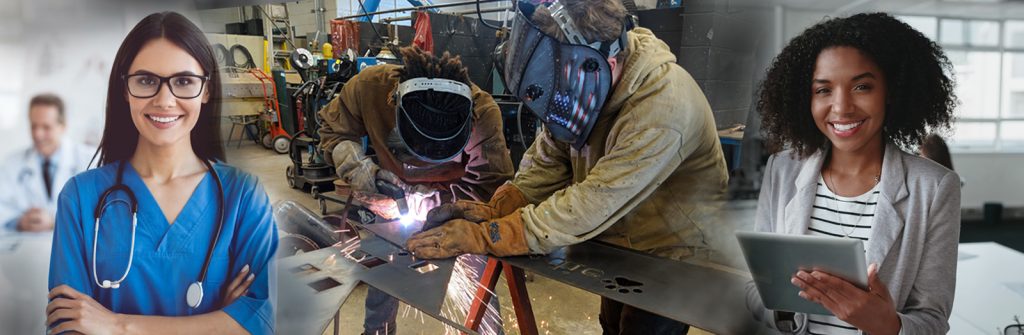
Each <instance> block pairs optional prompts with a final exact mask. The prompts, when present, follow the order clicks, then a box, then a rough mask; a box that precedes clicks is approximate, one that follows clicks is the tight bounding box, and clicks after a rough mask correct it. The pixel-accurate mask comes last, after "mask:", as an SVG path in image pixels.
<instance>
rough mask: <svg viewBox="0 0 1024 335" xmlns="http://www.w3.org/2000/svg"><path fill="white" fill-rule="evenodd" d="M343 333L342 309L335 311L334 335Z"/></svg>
mask: <svg viewBox="0 0 1024 335" xmlns="http://www.w3.org/2000/svg"><path fill="white" fill-rule="evenodd" d="M338 334H341V310H340V309H339V310H338V311H337V312H334V335H338Z"/></svg>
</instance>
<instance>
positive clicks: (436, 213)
mask: <svg viewBox="0 0 1024 335" xmlns="http://www.w3.org/2000/svg"><path fill="white" fill-rule="evenodd" d="M526 205H529V202H527V201H526V198H525V197H524V196H523V192H522V191H520V190H519V188H518V187H515V186H513V185H512V184H511V183H506V184H504V185H501V187H498V190H496V191H495V192H494V196H492V197H491V201H489V202H487V203H483V202H479V201H471V200H459V201H456V202H455V203H449V204H444V205H441V206H438V207H435V208H434V209H432V210H430V212H429V213H427V222H426V223H425V224H424V229H430V228H432V227H436V226H438V225H441V224H443V223H445V222H447V221H449V220H454V219H464V220H467V221H472V222H482V221H488V220H491V219H496V218H500V217H503V216H506V215H509V214H511V213H512V212H515V211H516V210H517V209H520V208H522V207H523V206H526Z"/></svg>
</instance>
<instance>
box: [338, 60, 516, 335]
mask: <svg viewBox="0 0 1024 335" xmlns="http://www.w3.org/2000/svg"><path fill="white" fill-rule="evenodd" d="M400 52H401V54H402V59H403V62H404V63H405V65H404V66H397V65H386V64H384V65H376V66H371V67H367V68H365V69H363V70H362V71H361V72H360V73H359V74H357V75H356V76H354V77H352V79H351V80H349V81H348V82H347V83H345V86H344V87H343V88H342V90H341V94H340V95H339V96H338V98H336V99H334V100H333V101H332V102H331V103H330V104H328V105H327V106H325V107H324V109H322V110H321V111H320V113H319V115H320V119H321V120H323V126H322V127H321V128H320V137H321V141H322V142H321V144H320V148H321V150H323V152H324V153H325V154H326V155H325V156H326V158H327V160H328V161H330V162H333V163H334V164H335V168H336V169H337V173H338V176H339V177H340V178H341V179H342V180H343V181H344V182H346V183H347V184H348V185H349V186H350V187H351V190H352V192H353V195H355V196H357V199H359V200H360V202H362V204H363V205H366V206H367V207H369V208H370V209H371V210H373V211H374V212H375V213H377V214H378V215H382V216H384V217H387V218H392V217H395V216H397V214H398V210H397V208H396V206H395V204H396V203H395V201H394V200H393V199H390V198H388V197H386V196H383V195H379V194H377V192H378V189H377V187H376V183H377V182H378V181H386V182H388V183H391V184H394V185H396V186H399V187H401V188H402V189H403V190H404V191H405V194H406V202H407V203H408V204H409V210H410V213H412V214H414V217H416V218H422V216H425V215H426V212H427V210H429V209H430V208H433V207H434V206H436V205H438V204H440V203H444V202H448V203H450V202H452V201H454V200H487V199H490V198H491V195H492V194H493V193H494V191H495V189H496V188H498V186H499V185H501V184H503V183H505V182H506V181H508V179H509V178H511V177H512V161H511V158H510V157H509V152H508V148H507V147H506V146H505V138H504V135H503V133H502V126H501V111H500V110H499V109H498V105H497V104H496V103H495V102H494V99H493V98H492V97H491V96H490V94H487V92H484V91H481V90H480V88H478V87H476V85H473V84H472V83H471V82H470V80H469V74H468V72H467V70H466V68H465V67H464V66H463V65H462V63H461V61H460V60H459V57H452V56H451V55H449V54H448V53H445V54H444V55H442V56H441V57H435V56H433V55H431V54H428V53H425V52H423V51H422V50H419V49H417V48H412V47H409V48H402V49H401V50H400ZM363 136H366V137H368V138H369V142H370V147H372V148H373V149H374V151H375V152H376V161H377V162H374V160H373V159H372V158H371V157H368V156H367V155H366V154H365V153H364V152H363V147H362V143H361V138H362V137H363ZM460 261H462V262H466V264H467V266H470V267H471V268H472V267H478V268H481V269H482V267H483V262H485V260H484V259H483V257H479V256H472V257H463V258H462V259H461V260H460ZM478 271H479V270H478ZM498 310H500V309H499V308H498V306H497V299H494V300H493V302H492V308H490V309H489V311H498ZM397 312H398V300H396V299H394V298H392V297H390V296H388V295H387V294H385V293H383V292H382V291H379V290H377V289H375V288H372V287H371V288H369V290H368V291H367V295H366V314H365V321H364V323H363V332H364V333H365V334H394V333H395V332H396V328H397V327H396V321H395V320H396V316H397ZM483 325H484V327H485V329H491V330H500V329H501V320H500V314H498V313H495V312H488V313H487V314H485V318H484V321H483Z"/></svg>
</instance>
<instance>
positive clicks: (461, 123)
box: [387, 77, 473, 166]
mask: <svg viewBox="0 0 1024 335" xmlns="http://www.w3.org/2000/svg"><path fill="white" fill-rule="evenodd" d="M395 102H396V104H397V105H398V106H397V109H398V111H397V113H396V114H397V116H396V120H395V128H394V129H393V130H392V132H391V134H390V136H388V140H387V142H388V143H387V147H388V149H389V150H390V151H391V152H392V154H394V155H395V157H396V158H398V160H400V161H402V162H403V163H406V164H410V165H415V166H424V165H431V164H439V163H444V162H447V161H451V160H452V159H455V157H458V156H459V155H460V154H461V153H462V151H463V150H464V149H465V148H466V144H467V143H469V135H470V133H472V131H473V98H472V93H471V90H470V88H469V85H466V84H464V83H461V82H458V81H455V80H449V79H440V78H422V77H421V78H413V79H409V80H406V81H403V82H401V83H399V84H398V89H397V90H396V92H395Z"/></svg>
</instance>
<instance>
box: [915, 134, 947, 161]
mask: <svg viewBox="0 0 1024 335" xmlns="http://www.w3.org/2000/svg"><path fill="white" fill-rule="evenodd" d="M921 154H922V155H923V156H924V157H925V158H928V159H930V160H933V161H935V162H936V163H939V164H942V166H945V167H946V168H947V169H950V170H952V169H953V158H952V157H950V155H949V146H947V145H946V140H943V139H942V136H939V135H938V134H934V133H933V134H928V136H925V137H924V140H922V141H921Z"/></svg>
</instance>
